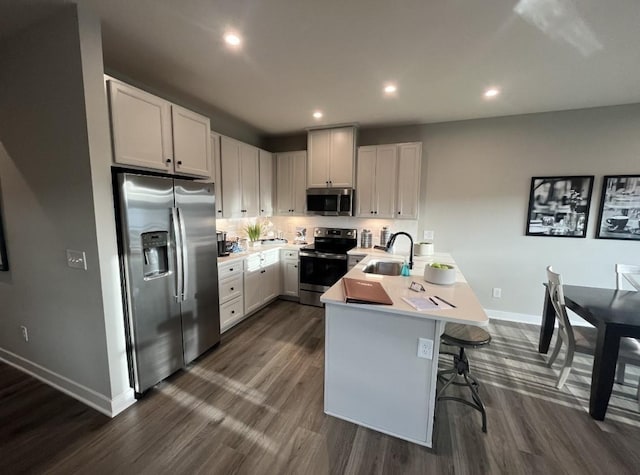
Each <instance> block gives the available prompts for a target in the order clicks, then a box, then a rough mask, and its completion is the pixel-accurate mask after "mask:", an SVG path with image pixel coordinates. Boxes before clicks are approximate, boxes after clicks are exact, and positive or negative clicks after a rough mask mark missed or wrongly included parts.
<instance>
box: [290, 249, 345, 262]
mask: <svg viewBox="0 0 640 475" xmlns="http://www.w3.org/2000/svg"><path fill="white" fill-rule="evenodd" d="M300 257H317V258H321V259H335V260H340V261H346V260H347V255H346V254H329V253H325V252H305V251H300Z"/></svg>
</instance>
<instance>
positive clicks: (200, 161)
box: [171, 105, 211, 178]
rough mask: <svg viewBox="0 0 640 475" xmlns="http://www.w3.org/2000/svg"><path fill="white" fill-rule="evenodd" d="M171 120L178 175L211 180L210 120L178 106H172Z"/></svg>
mask: <svg viewBox="0 0 640 475" xmlns="http://www.w3.org/2000/svg"><path fill="white" fill-rule="evenodd" d="M171 118H172V123H173V155H174V161H175V171H176V173H178V174H180V175H193V176H199V177H203V178H211V167H210V160H209V156H210V154H211V137H210V132H211V128H210V126H209V119H208V118H207V117H204V116H202V115H200V114H196V113H195V112H192V111H190V110H187V109H185V108H183V107H180V106H176V105H172V106H171Z"/></svg>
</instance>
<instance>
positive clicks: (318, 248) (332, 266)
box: [300, 228, 358, 307]
mask: <svg viewBox="0 0 640 475" xmlns="http://www.w3.org/2000/svg"><path fill="white" fill-rule="evenodd" d="M357 233H358V232H357V230H355V229H341V228H315V229H314V231H313V244H311V245H309V246H305V247H303V248H301V249H300V303H302V304H305V305H315V306H317V307H324V305H323V304H322V303H321V302H320V296H321V295H322V294H323V293H325V292H326V291H327V290H329V287H331V286H332V285H333V284H335V283H336V282H337V281H338V280H340V279H341V278H342V276H343V275H345V274H346V273H347V251H349V250H350V249H353V248H354V247H356V245H357V243H358V237H357Z"/></svg>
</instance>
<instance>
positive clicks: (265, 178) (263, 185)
mask: <svg viewBox="0 0 640 475" xmlns="http://www.w3.org/2000/svg"><path fill="white" fill-rule="evenodd" d="M259 153H260V155H259V156H260V216H273V179H274V176H273V175H274V173H273V172H274V163H275V162H274V158H273V154H272V153H270V152H267V151H265V150H260V152H259Z"/></svg>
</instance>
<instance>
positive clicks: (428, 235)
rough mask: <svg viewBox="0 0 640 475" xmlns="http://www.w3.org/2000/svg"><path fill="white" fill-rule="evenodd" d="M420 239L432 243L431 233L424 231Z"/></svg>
mask: <svg viewBox="0 0 640 475" xmlns="http://www.w3.org/2000/svg"><path fill="white" fill-rule="evenodd" d="M422 239H424V240H425V241H433V231H424V233H423V236H422Z"/></svg>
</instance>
